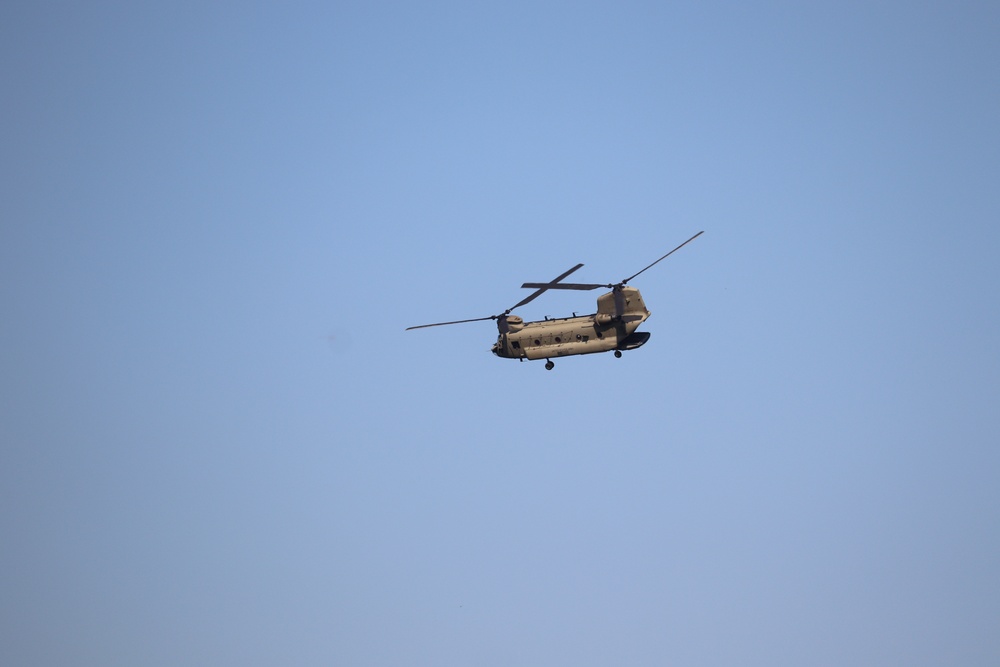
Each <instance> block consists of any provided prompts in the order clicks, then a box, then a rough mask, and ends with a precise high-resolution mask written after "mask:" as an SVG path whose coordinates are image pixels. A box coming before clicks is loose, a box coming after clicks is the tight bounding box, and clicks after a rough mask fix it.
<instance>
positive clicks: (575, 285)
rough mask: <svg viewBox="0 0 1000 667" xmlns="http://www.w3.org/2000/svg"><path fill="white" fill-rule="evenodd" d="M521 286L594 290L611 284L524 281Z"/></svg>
mask: <svg viewBox="0 0 1000 667" xmlns="http://www.w3.org/2000/svg"><path fill="white" fill-rule="evenodd" d="M521 287H525V288H528V289H531V288H532V287H545V288H548V289H575V290H583V291H586V290H592V289H597V288H598V287H611V285H595V284H591V283H558V284H555V283H524V284H523V285H521Z"/></svg>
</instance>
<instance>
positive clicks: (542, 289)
mask: <svg viewBox="0 0 1000 667" xmlns="http://www.w3.org/2000/svg"><path fill="white" fill-rule="evenodd" d="M582 266H583V264H577V265H576V266H574V267H573V268H572V269H570V270H569V271H567V272H565V273H563V274H562V275H561V276H558V277H556V278H553V279H552V280H551V282H547V283H531V286H532V287H537V288H538V289H537V290H536V291H534V292H532V293H531V294H529V295H528V296H526V297H525V298H523V299H521V300H520V301H518V302H517V304H515V305H513V306H511V307H510V308H509V309H507V312H508V313H509V312H510V311H512V310H514V309H515V308H520V307H521V306H523V305H524V304H526V303H528V302H530V301H534V300H535V299H536V298H538V297H539V296H541V294H542V293H543V292H545V291H546V290H549V289H553V288H555V289H558V285H556V283H558V282H559V281H560V280H562V279H563V278H565V277H566V276H568V275H569V274H571V273H573V272H574V271H576V270H577V269H579V268H581V267H582ZM522 287H527V283H526V284H525V285H522Z"/></svg>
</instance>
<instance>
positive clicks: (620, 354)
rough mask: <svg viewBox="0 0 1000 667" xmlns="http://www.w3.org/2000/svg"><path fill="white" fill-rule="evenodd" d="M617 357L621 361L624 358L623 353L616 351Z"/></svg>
mask: <svg viewBox="0 0 1000 667" xmlns="http://www.w3.org/2000/svg"><path fill="white" fill-rule="evenodd" d="M615 357H616V358H618V359H621V358H622V351H621V350H615Z"/></svg>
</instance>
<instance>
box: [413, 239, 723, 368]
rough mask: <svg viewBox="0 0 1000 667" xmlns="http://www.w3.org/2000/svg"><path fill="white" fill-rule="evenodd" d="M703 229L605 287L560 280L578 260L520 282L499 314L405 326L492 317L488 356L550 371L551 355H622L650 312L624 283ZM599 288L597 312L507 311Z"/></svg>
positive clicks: (638, 340) (641, 340)
mask: <svg viewBox="0 0 1000 667" xmlns="http://www.w3.org/2000/svg"><path fill="white" fill-rule="evenodd" d="M703 233H704V232H698V233H697V234H695V235H694V236H692V237H691V238H689V239H688V240H687V241H685V242H684V243H682V244H680V245H679V246H677V247H676V248H674V249H673V250H671V251H670V252H668V253H667V254H666V255H664V256H663V257H661V258H660V259H658V260H656V261H655V262H653V263H652V264H650V265H649V266H647V267H646V268H645V269H643V270H642V271H639V273H636V274H633V275H631V276H629V277H628V278H625V279H624V280H622V281H621V282H619V283H615V284H607V285H605V284H591V283H564V282H560V281H561V280H562V279H563V278H565V277H566V276H568V275H570V274H571V273H573V272H574V271H576V270H577V269H579V268H580V267H582V266H583V264H577V265H576V266H574V267H573V268H572V269H570V270H569V271H566V272H565V273H563V274H562V275H560V276H558V277H556V278H553V279H552V280H551V281H549V282H547V283H524V284H523V285H521V287H523V288H527V289H534V290H535V291H534V292H532V293H531V294H529V295H528V296H526V297H525V298H524V299H521V300H520V301H518V302H517V303H516V304H514V305H513V306H511V307H510V308H508V309H507V310H505V311H503V312H502V313H500V314H499V315H490V316H489V317H476V318H473V319H471V320H455V321H454V322H437V323H435V324H421V325H419V326H415V327H408V328H407V329H406V330H407V331H410V330H411V329H425V328H427V327H440V326H444V325H446V324H464V323H466V322H483V321H486V320H496V322H497V330H498V331H499V332H500V335H499V336H498V337H497V342H496V343H494V344H493V349H492V351H493V354H495V355H497V356H498V357H503V358H505V359H519V360H521V361H524V360H525V359H529V360H534V359H545V369H546V370H552V369H553V368H554V367H555V363H553V361H552V357H569V356H572V355H576V354H594V353H596V352H611V351H612V350H613V351H614V353H615V356H616V357H621V356H622V351H624V350H634V349H636V348H637V347H641V346H642V345H643V344H645V342H646V341H647V340H649V333H648V332H646V331H636V329H637V328H638V327H639V325H640V324H642V323H643V322H645V321H646V319H647V318H649V315H650V312H649V311H648V310H646V304H645V303H643V301H642V295H641V294H639V290H637V289H636V288H634V287H629V286H628V282H629V281H630V280H632V279H633V278H635V277H636V276H638V275H639V274H641V273H643V272H644V271H646V270H647V269H651V268H653V267H654V266H655V265H657V264H659V263H660V262H662V261H663V260H665V259H666V258H667V257H669V256H670V255H672V254H673V253H675V252H677V251H678V250H680V249H681V248H683V247H684V246H686V245H687V244H688V243H690V242H691V241H694V240H695V239H696V238H698V237H699V236H701V235H702V234H703ZM601 287H604V288H607V289H610V290H611V291H610V292H608V293H607V294H602V295H601V296H599V297H597V312H596V313H594V314H593V315H581V316H577V315H576V314H575V313H574V315H573V317H559V318H545V319H544V320H542V321H538V322H525V321H524V320H523V319H521V318H520V317H518V316H517V315H511V314H510V313H511V311H513V310H515V309H516V308H520V307H521V306H523V305H524V304H526V303H528V302H530V301H533V300H534V299H535V298H537V297H538V296H540V295H541V294H542V293H543V292H546V291H548V290H550V289H567V290H594V289H599V288H601Z"/></svg>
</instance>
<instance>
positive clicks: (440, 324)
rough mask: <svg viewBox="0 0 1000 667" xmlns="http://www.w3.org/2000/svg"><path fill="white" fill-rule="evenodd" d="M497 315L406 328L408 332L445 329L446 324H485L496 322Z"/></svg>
mask: <svg viewBox="0 0 1000 667" xmlns="http://www.w3.org/2000/svg"><path fill="white" fill-rule="evenodd" d="M497 317H498V316H497V315H490V316H489V317H477V318H475V319H471V320H455V321H454V322H435V323H434V324H420V325H417V326H415V327H406V331H410V330H411V329H426V328H427V327H443V326H444V325H446V324H465V323H466V322H485V321H486V320H495V319H497Z"/></svg>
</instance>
